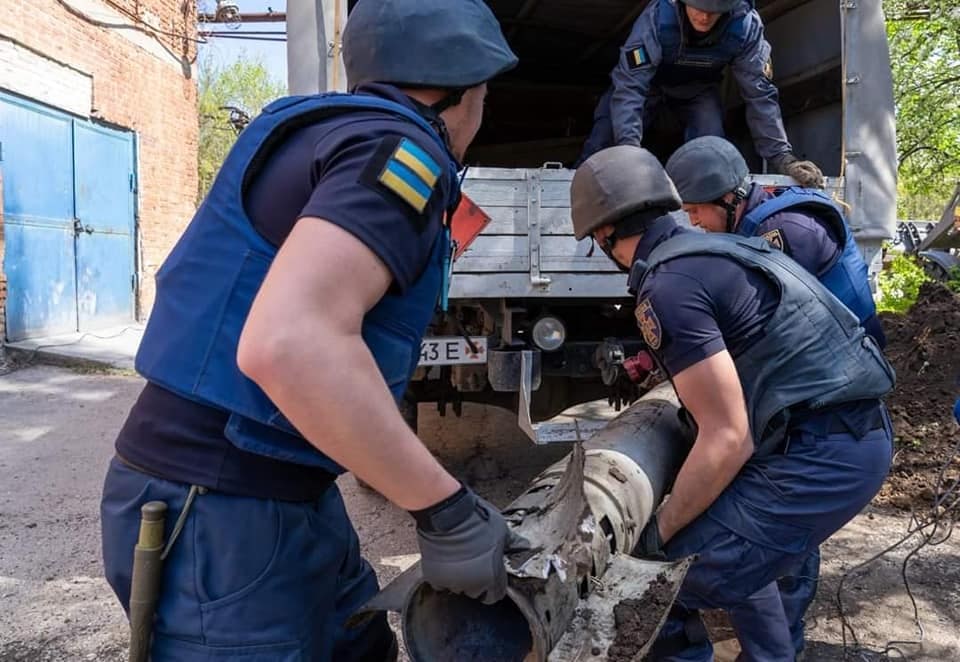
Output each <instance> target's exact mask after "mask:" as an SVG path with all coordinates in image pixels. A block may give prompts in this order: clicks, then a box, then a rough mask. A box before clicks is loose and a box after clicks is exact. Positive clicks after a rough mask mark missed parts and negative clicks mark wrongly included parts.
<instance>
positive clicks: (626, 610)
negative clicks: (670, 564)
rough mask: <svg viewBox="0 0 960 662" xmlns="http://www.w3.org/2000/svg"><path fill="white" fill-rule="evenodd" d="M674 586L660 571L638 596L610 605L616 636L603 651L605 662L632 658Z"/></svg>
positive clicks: (649, 633)
mask: <svg viewBox="0 0 960 662" xmlns="http://www.w3.org/2000/svg"><path fill="white" fill-rule="evenodd" d="M673 589H674V586H673V585H672V584H671V583H670V582H669V581H668V580H667V578H666V577H665V576H664V575H663V574H662V573H661V574H659V575H657V578H656V579H655V580H654V581H653V583H652V584H650V586H648V587H647V590H646V591H645V592H644V594H643V595H642V596H641V597H640V598H639V599H634V598H630V599H628V600H621V601H620V602H619V603H618V604H617V606H616V607H614V608H613V621H614V624H615V625H616V629H617V636H616V638H614V640H613V644H612V645H611V646H610V649H609V650H608V651H607V660H609V662H630V661H631V660H634V659H636V657H637V655H638V654H639V653H640V651H642V650H643V647H644V646H646V644H647V642H648V641H649V640H650V637H652V636H653V634H654V633H655V632H656V630H657V627H658V626H659V625H660V619H661V618H662V617H663V615H664V614H665V613H666V611H667V609H668V608H669V607H670V599H671V598H672V597H673Z"/></svg>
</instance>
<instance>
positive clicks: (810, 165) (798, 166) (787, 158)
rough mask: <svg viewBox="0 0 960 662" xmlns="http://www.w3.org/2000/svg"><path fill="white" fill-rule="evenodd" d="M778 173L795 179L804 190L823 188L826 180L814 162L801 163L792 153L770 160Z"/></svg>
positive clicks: (785, 153)
mask: <svg viewBox="0 0 960 662" xmlns="http://www.w3.org/2000/svg"><path fill="white" fill-rule="evenodd" d="M770 164H771V165H772V166H773V168H774V170H776V171H777V172H779V173H781V174H783V175H788V176H790V177H793V178H794V179H795V180H797V183H798V184H800V186H802V187H804V188H823V187H824V186H825V185H826V180H825V179H824V178H823V172H822V171H821V170H820V168H818V167H817V164H815V163H814V162H813V161H801V160H800V159H798V158H797V157H796V156H794V155H793V153H792V152H784V153H783V154H778V155H776V156H775V157H773V158H772V159H770Z"/></svg>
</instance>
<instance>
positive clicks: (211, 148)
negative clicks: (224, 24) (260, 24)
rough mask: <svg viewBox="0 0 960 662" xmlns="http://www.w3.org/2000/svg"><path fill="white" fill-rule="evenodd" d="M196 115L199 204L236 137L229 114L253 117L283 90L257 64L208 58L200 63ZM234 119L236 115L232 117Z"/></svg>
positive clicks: (241, 59) (242, 59)
mask: <svg viewBox="0 0 960 662" xmlns="http://www.w3.org/2000/svg"><path fill="white" fill-rule="evenodd" d="M199 73H200V75H199V77H198V88H199V104H198V105H199V113H200V145H199V152H200V158H199V173H200V181H199V190H198V192H197V193H198V200H202V199H203V196H205V195H206V194H207V191H208V190H209V189H210V185H211V184H212V183H213V179H214V177H216V175H217V171H218V170H220V165H221V164H222V163H223V159H224V158H225V157H226V155H227V152H228V151H230V147H232V146H233V143H234V141H235V140H236V137H237V129H238V128H239V124H238V125H237V126H236V127H235V126H234V124H231V121H230V119H231V113H230V110H225V109H224V106H233V107H235V108H238V109H240V110H242V111H244V112H245V113H246V114H247V115H248V116H249V117H251V118H252V117H255V116H256V115H257V114H258V113H259V112H260V110H261V109H262V108H263V107H264V106H265V105H267V104H268V103H270V102H271V101H272V100H274V99H276V98H277V97H279V96H283V95H284V94H286V86H285V85H284V84H283V83H282V82H280V81H278V80H276V79H274V78H272V77H271V76H270V72H268V71H267V69H266V67H264V66H263V63H262V62H260V61H259V60H255V59H250V58H247V57H242V58H240V59H239V60H237V61H235V62H231V63H229V64H220V63H217V62H216V61H215V60H214V59H213V58H212V57H210V56H208V57H206V58H204V59H203V60H201V62H200V72H199ZM234 117H235V118H236V117H237V113H236V112H235V113H234Z"/></svg>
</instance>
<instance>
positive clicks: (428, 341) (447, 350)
mask: <svg viewBox="0 0 960 662" xmlns="http://www.w3.org/2000/svg"><path fill="white" fill-rule="evenodd" d="M470 340H472V341H473V344H474V345H475V346H476V348H477V351H476V352H473V351H471V349H470V345H468V344H467V340H466V338H462V337H460V336H436V337H433V338H424V339H423V342H422V343H421V344H420V365H460V364H464V363H486V362H487V339H486V338H482V337H480V338H470Z"/></svg>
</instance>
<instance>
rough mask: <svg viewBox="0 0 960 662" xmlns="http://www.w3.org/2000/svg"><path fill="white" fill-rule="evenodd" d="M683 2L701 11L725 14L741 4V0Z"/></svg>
mask: <svg viewBox="0 0 960 662" xmlns="http://www.w3.org/2000/svg"><path fill="white" fill-rule="evenodd" d="M682 2H683V3H684V4H686V5H690V6H691V7H693V8H694V9H699V10H700V11H708V12H711V13H713V14H725V13H727V12H728V11H733V8H734V7H736V6H737V5H738V4H740V2H741V0H682Z"/></svg>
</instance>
